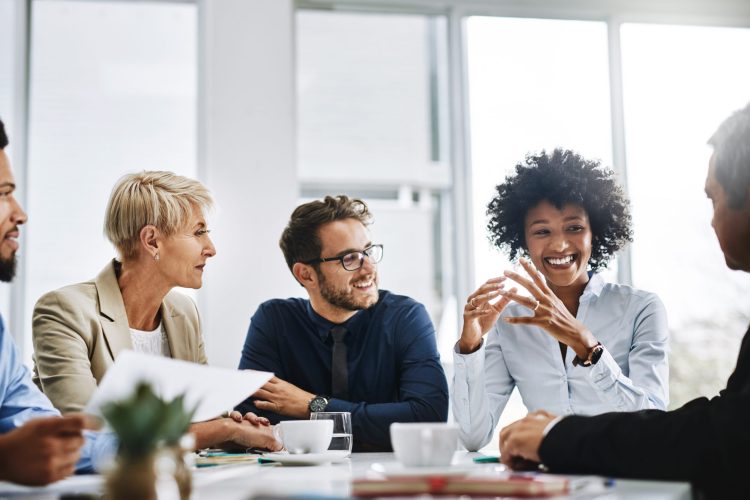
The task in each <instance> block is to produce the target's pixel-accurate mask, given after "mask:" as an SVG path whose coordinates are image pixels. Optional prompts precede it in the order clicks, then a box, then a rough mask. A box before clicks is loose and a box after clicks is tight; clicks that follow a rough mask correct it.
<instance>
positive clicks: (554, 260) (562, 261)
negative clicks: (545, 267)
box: [547, 255, 573, 266]
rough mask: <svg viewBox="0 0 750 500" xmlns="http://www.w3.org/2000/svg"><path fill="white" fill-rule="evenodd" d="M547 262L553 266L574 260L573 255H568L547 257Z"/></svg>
mask: <svg viewBox="0 0 750 500" xmlns="http://www.w3.org/2000/svg"><path fill="white" fill-rule="evenodd" d="M547 262H549V263H550V264H552V265H553V266H562V265H563V264H568V263H570V262H573V256H572V255H568V256H567V257H563V258H562V259H553V258H547Z"/></svg>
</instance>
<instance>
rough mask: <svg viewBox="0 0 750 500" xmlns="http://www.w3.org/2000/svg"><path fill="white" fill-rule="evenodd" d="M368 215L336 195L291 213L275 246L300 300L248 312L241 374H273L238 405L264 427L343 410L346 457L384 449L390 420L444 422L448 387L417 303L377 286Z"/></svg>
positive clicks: (379, 252) (379, 253) (377, 254)
mask: <svg viewBox="0 0 750 500" xmlns="http://www.w3.org/2000/svg"><path fill="white" fill-rule="evenodd" d="M370 218H371V215H370V212H369V210H368V208H367V205H366V204H365V203H364V202H363V201H362V200H358V199H350V198H348V197H347V196H343V195H340V196H336V197H331V196H327V197H326V198H325V199H324V200H323V201H313V202H310V203H305V204H303V205H300V206H299V207H297V208H296V209H295V210H294V212H293V213H292V216H291V219H290V220H289V223H288V225H287V227H286V228H285V229H284V232H283V234H282V235H281V241H280V242H279V245H280V246H281V250H282V252H283V253H284V258H285V259H286V262H287V265H288V266H289V269H290V270H291V271H292V274H293V275H294V278H295V279H296V280H297V282H298V283H299V284H300V285H302V286H303V287H304V288H305V290H307V294H308V296H309V300H305V299H299V298H291V299H273V300H269V301H267V302H265V303H263V304H261V305H260V307H259V308H258V310H257V311H256V312H255V314H254V315H253V317H252V320H251V322H250V328H249V330H248V332H247V338H246V339H245V346H244V348H243V349H242V359H241V360H240V369H248V368H250V369H254V370H265V371H272V372H274V373H275V374H276V376H275V377H274V378H273V379H271V381H270V382H269V383H267V384H266V385H265V386H263V387H262V388H261V389H260V390H259V391H258V392H256V393H255V394H254V395H253V396H252V397H250V398H248V399H247V400H246V401H245V402H244V403H242V404H241V405H240V406H239V407H238V409H239V410H240V411H242V412H246V411H254V412H257V413H258V414H260V415H263V416H266V417H268V418H269V419H270V420H271V421H272V422H273V423H276V422H278V421H279V420H285V419H307V418H309V417H310V413H311V412H314V411H329V412H340V411H343V412H350V413H351V414H352V428H353V434H354V451H390V450H391V441H390V436H389V426H390V424H391V423H393V422H429V421H445V420H446V419H447V417H448V387H447V383H446V380H445V373H444V372H443V369H442V367H441V365H440V358H439V356H438V353H437V347H436V343H435V328H434V327H433V325H432V322H431V321H430V318H429V317H428V315H427V312H426V310H425V308H424V306H422V305H421V304H419V303H418V302H416V301H414V300H413V299H410V298H408V297H404V296H401V295H395V294H393V293H390V292H388V291H385V290H378V272H377V263H378V262H380V260H381V259H382V258H383V246H382V245H378V244H373V242H372V241H371V240H370V233H369V231H368V230H367V225H368V224H369V222H370Z"/></svg>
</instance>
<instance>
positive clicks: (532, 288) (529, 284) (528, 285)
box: [504, 271, 544, 299]
mask: <svg viewBox="0 0 750 500" xmlns="http://www.w3.org/2000/svg"><path fill="white" fill-rule="evenodd" d="M504 274H505V276H507V277H508V278H510V279H512V280H513V281H515V282H516V283H518V284H519V285H521V286H522V287H524V288H525V289H526V290H528V291H529V293H531V295H533V296H534V297H535V298H537V299H541V298H543V297H544V293H542V291H541V290H540V289H539V287H538V286H536V285H535V284H534V282H533V281H531V280H530V279H528V278H524V277H523V276H521V275H520V274H518V273H517V272H515V271H505V273H504Z"/></svg>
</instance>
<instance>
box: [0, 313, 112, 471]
mask: <svg viewBox="0 0 750 500" xmlns="http://www.w3.org/2000/svg"><path fill="white" fill-rule="evenodd" d="M59 415H60V412H58V411H57V409H55V407H54V406H52V403H51V402H50V400H49V399H48V398H47V396H45V395H44V394H43V393H42V391H40V390H39V389H38V388H37V386H35V385H34V383H33V382H32V381H31V372H30V371H29V369H28V368H27V367H26V365H24V364H23V363H22V362H21V356H20V354H19V352H18V348H17V347H16V344H15V342H13V339H12V338H11V336H10V335H8V334H7V333H6V331H5V326H4V325H3V320H2V317H1V316H0V434H5V433H6V432H10V431H12V430H13V429H15V428H17V427H20V426H21V425H23V424H24V423H26V422H28V421H29V420H31V419H34V418H39V417H55V416H59ZM84 434H85V438H86V439H85V444H84V446H83V449H82V450H81V458H80V460H79V461H78V464H76V471H77V472H93V471H94V470H96V469H97V467H98V465H100V464H103V463H105V462H106V461H107V460H109V459H110V458H111V457H113V456H114V454H115V453H116V451H117V441H116V439H115V436H114V435H113V434H111V433H98V432H89V431H86V432H85V433H84Z"/></svg>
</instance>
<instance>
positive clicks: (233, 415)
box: [227, 410, 242, 422]
mask: <svg viewBox="0 0 750 500" xmlns="http://www.w3.org/2000/svg"><path fill="white" fill-rule="evenodd" d="M227 417H229V418H231V419H232V420H234V421H235V422H242V413H240V412H238V411H237V410H232V411H230V412H229V414H228V415H227Z"/></svg>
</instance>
